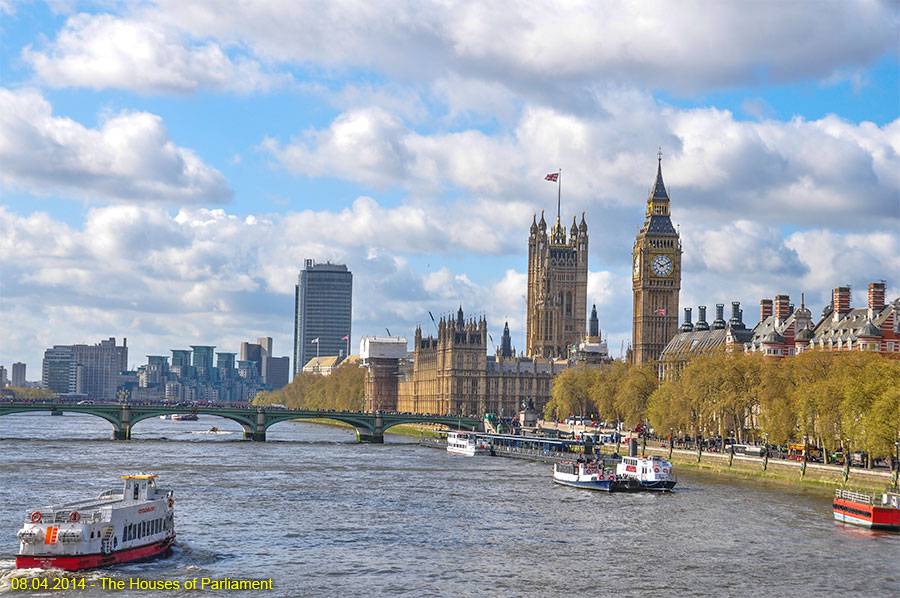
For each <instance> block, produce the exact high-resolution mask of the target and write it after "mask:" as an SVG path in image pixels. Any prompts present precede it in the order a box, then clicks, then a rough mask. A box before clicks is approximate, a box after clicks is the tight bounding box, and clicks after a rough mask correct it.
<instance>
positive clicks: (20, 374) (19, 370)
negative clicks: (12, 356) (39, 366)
mask: <svg viewBox="0 0 900 598" xmlns="http://www.w3.org/2000/svg"><path fill="white" fill-rule="evenodd" d="M12 385H13V386H15V387H16V388H21V387H23V386H25V364H24V363H21V362H17V363H14V364H13V365H12Z"/></svg>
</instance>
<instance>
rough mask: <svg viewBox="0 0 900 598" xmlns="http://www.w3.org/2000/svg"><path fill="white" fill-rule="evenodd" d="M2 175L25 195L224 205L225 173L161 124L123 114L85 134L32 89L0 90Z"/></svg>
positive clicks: (146, 115) (226, 196)
mask: <svg viewBox="0 0 900 598" xmlns="http://www.w3.org/2000/svg"><path fill="white" fill-rule="evenodd" d="M0 178H2V180H3V182H4V183H6V184H7V185H11V186H17V187H24V188H26V189H27V190H29V191H32V192H36V193H41V192H51V191H53V192H63V193H74V194H75V195H77V196H80V197H82V198H84V199H85V200H88V201H90V200H95V199H101V200H106V201H118V200H139V201H149V202H165V203H188V204H190V203H207V202H221V201H227V200H228V199H230V198H231V195H232V192H231V190H230V189H228V187H227V183H226V181H225V178H224V177H223V176H222V174H221V173H220V172H219V171H217V170H216V169H214V168H212V167H210V166H207V165H206V164H204V163H203V161H202V160H201V159H200V158H199V157H197V155H196V154H194V152H193V151H191V150H190V149H187V148H183V147H178V146H176V145H175V144H174V143H173V142H172V140H171V138H170V137H169V133H168V131H167V130H166V128H165V126H163V123H162V119H161V118H160V117H158V116H156V115H153V114H150V113H147V112H124V113H121V114H118V115H114V116H110V117H109V118H107V119H106V120H105V121H104V122H102V124H101V125H100V127H99V128H96V129H89V128H87V127H85V126H83V125H81V124H80V123H77V122H75V121H74V120H71V119H69V118H65V117H60V116H54V115H53V110H52V107H51V106H50V103H49V102H48V101H47V100H46V99H44V97H43V96H42V95H41V94H40V93H39V92H37V91H35V90H29V89H24V90H20V91H11V90H8V89H4V88H0Z"/></svg>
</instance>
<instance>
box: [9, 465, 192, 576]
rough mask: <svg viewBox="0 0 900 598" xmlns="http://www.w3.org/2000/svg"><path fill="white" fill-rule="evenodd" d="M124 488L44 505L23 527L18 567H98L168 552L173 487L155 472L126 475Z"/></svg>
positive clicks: (172, 526)
mask: <svg viewBox="0 0 900 598" xmlns="http://www.w3.org/2000/svg"><path fill="white" fill-rule="evenodd" d="M122 479H123V481H124V484H123V488H122V490H107V491H106V492H104V493H102V494H101V495H100V496H98V497H97V498H89V499H85V500H79V501H74V502H68V503H62V504H58V505H50V506H47V507H41V508H39V509H37V510H34V511H30V512H29V513H28V514H27V515H26V516H25V525H24V527H23V528H22V529H20V530H19V532H18V534H16V535H17V537H18V539H19V553H18V554H17V555H16V568H18V569H28V568H39V569H51V568H52V569H65V570H67V571H77V570H79V569H93V568H96V567H105V566H108V565H114V564H116V563H126V562H129V561H138V560H145V559H149V558H153V557H156V556H160V555H163V554H167V553H168V552H169V551H170V550H171V547H172V544H173V543H174V542H175V509H174V503H175V501H174V499H173V498H172V491H171V490H161V489H159V488H157V487H156V475H145V474H136V475H125V476H122Z"/></svg>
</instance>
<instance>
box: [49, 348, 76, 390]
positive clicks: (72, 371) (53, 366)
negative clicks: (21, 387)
mask: <svg viewBox="0 0 900 598" xmlns="http://www.w3.org/2000/svg"><path fill="white" fill-rule="evenodd" d="M80 370H81V368H79V366H78V360H77V359H76V358H75V353H74V352H73V351H72V350H71V349H68V348H65V347H63V348H60V347H54V348H53V349H47V350H46V351H44V360H43V362H42V363H41V386H42V387H43V388H46V389H48V390H52V391H53V392H55V393H57V394H61V395H68V394H77V393H80V392H81V386H82V384H81V379H80V378H81V377H80V376H79V373H80Z"/></svg>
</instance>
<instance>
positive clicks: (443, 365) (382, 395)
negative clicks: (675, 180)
mask: <svg viewBox="0 0 900 598" xmlns="http://www.w3.org/2000/svg"><path fill="white" fill-rule="evenodd" d="M658 162H659V163H658V165H657V174H656V181H655V183H654V185H653V187H652V189H651V191H650V194H649V196H648V198H647V212H646V216H645V221H644V225H643V227H642V228H641V229H640V232H639V233H638V235H637V238H636V239H635V243H634V250H633V259H634V271H633V273H634V275H633V291H634V310H635V311H634V333H633V334H634V338H633V343H632V347H633V348H632V353H631V355H632V359H633V361H634V362H635V363H642V362H650V361H655V360H656V359H657V358H658V356H659V354H660V353H661V351H662V349H663V348H664V347H665V345H666V343H667V342H668V341H669V340H670V339H671V337H672V336H673V335H674V334H675V332H676V331H677V329H678V322H677V319H678V316H677V312H678V293H679V290H680V288H681V243H680V240H679V235H678V232H677V231H676V230H675V228H674V227H673V226H672V222H671V219H670V215H669V196H668V193H667V192H666V189H665V185H664V184H663V179H662V158H661V155H660V156H659V161H658ZM567 233H568V234H567ZM587 277H588V225H587V222H586V220H585V214H584V212H582V214H581V220H580V222H579V221H577V218H576V217H573V218H572V224H571V226H570V227H569V228H568V230H567V229H566V227H565V226H564V225H563V224H562V221H561V218H560V216H559V214H557V218H556V222H555V224H554V225H553V227H552V228H549V229H548V225H547V222H546V220H545V217H544V213H543V211H542V212H541V217H540V220H538V218H537V214H535V215H534V218H533V219H532V223H531V227H530V230H529V235H528V290H527V297H526V301H527V312H526V313H527V316H526V340H525V350H524V351H521V352H517V351H516V349H514V348H513V347H512V343H511V339H510V335H509V326H508V324H506V325H505V326H504V330H503V334H502V337H501V342H500V345H499V346H498V347H496V348H495V349H494V351H493V352H492V353H489V352H488V340H489V339H491V338H492V337H491V336H490V335H489V334H488V328H487V320H486V319H485V318H484V316H480V317H476V318H472V317H469V318H466V317H465V313H464V311H463V309H462V306H460V307H459V309H458V310H457V311H456V313H455V314H447V315H443V316H440V317H439V319H438V320H436V321H435V322H434V324H435V329H436V333H437V336H432V335H428V336H426V335H425V333H424V332H423V330H422V327H421V326H417V327H416V330H415V336H414V340H413V347H412V351H408V348H407V341H406V339H404V338H398V337H393V338H392V337H374V336H370V337H366V338H364V339H363V340H362V343H361V346H360V360H361V365H362V366H363V367H366V368H367V373H366V389H365V409H366V410H375V409H384V410H390V411H401V412H411V413H440V414H448V413H450V414H477V413H496V414H506V415H513V414H515V413H517V412H518V411H519V410H520V409H521V408H522V407H523V406H531V407H533V408H534V409H536V410H542V409H543V408H544V406H545V405H546V404H547V402H549V400H550V398H551V386H552V380H553V377H554V376H555V375H556V374H557V373H559V372H560V371H562V370H564V369H566V368H569V367H573V366H579V365H580V366H587V367H602V365H603V364H604V363H608V362H609V361H611V359H610V357H609V352H608V350H607V347H606V343H605V342H604V341H603V340H602V338H601V332H600V327H599V322H598V318H597V309H596V306H594V307H593V309H592V311H591V316H590V318H588V317H587Z"/></svg>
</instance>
